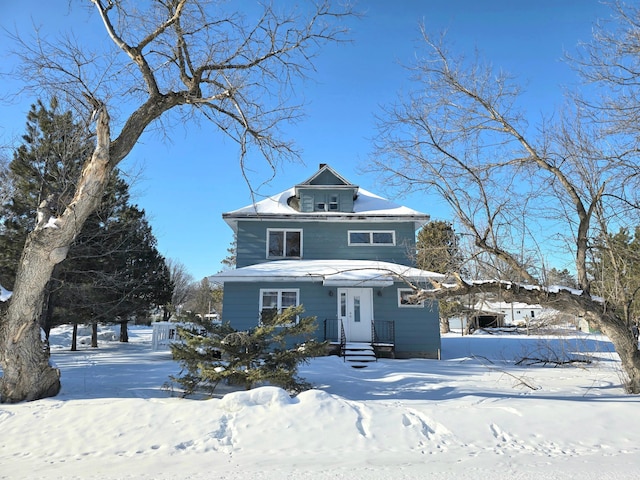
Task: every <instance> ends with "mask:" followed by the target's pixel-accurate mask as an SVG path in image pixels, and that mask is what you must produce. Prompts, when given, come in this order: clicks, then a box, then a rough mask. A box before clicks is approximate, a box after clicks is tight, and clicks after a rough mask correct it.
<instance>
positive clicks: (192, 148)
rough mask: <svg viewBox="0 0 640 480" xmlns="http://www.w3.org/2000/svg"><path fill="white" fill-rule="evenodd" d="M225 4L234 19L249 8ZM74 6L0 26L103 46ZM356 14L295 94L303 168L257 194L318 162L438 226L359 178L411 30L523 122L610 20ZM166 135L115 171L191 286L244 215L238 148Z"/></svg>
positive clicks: (25, 12)
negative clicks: (502, 95) (468, 70)
mask: <svg viewBox="0 0 640 480" xmlns="http://www.w3.org/2000/svg"><path fill="white" fill-rule="evenodd" d="M87 3H88V2H87ZM234 3H235V4H237V5H238V8H240V9H241V8H243V5H249V4H254V3H255V2H248V1H246V0H242V1H236V2H234ZM275 3H287V2H286V0H285V1H283V0H281V1H279V2H275ZM291 3H292V4H294V3H296V2H291ZM79 4H80V2H79V1H74V2H71V8H70V9H69V8H68V5H69V2H68V1H67V0H58V1H55V2H54V1H42V0H22V1H20V2H6V1H5V2H2V3H0V26H1V27H2V28H4V29H9V30H11V31H16V30H17V31H19V32H21V33H27V34H30V33H31V32H32V31H33V25H37V26H40V27H41V30H42V32H45V33H47V34H49V35H57V34H59V33H62V32H68V31H70V30H73V31H74V32H75V34H76V36H78V37H79V38H86V39H87V42H88V43H91V42H101V41H104V42H106V41H108V40H107V38H106V36H103V35H102V32H101V30H100V29H99V28H96V27H99V24H98V23H97V22H96V20H97V19H96V18H95V17H94V18H92V19H90V18H89V17H88V15H87V11H86V10H84V9H82V8H79V7H78V5H79ZM357 8H358V9H359V10H360V11H362V12H363V13H364V16H363V17H362V18H360V19H353V20H351V21H349V27H350V28H351V34H350V38H351V40H352V42H351V43H349V44H339V45H328V46H326V47H325V48H324V49H323V51H322V52H321V53H320V56H319V57H318V58H317V60H316V62H315V64H316V68H317V72H316V73H315V74H314V75H313V79H312V80H311V81H308V82H305V84H304V91H303V92H301V93H303V94H304V98H305V101H306V102H307V106H306V109H305V115H306V116H305V118H304V119H303V120H302V121H300V122H298V124H297V125H295V126H292V127H290V128H288V129H287V133H288V135H290V137H291V138H292V139H294V140H295V142H296V144H297V146H298V148H299V149H300V150H301V151H302V158H301V161H302V162H301V163H295V164H291V163H286V164H283V165H282V166H281V167H280V168H279V170H278V172H277V175H276V177H275V179H274V180H272V181H271V182H270V183H269V184H266V185H264V186H262V187H261V188H260V193H262V194H263V195H271V194H275V193H278V192H280V191H282V190H285V189H286V188H288V187H290V186H292V185H294V184H296V183H298V182H300V181H303V180H305V179H307V178H308V177H309V176H311V175H312V174H313V173H314V172H315V171H316V169H317V167H318V164H320V163H328V164H329V165H331V166H332V167H333V168H335V169H336V170H337V171H338V172H340V173H341V174H342V175H343V176H345V177H346V178H347V179H349V180H350V181H352V182H353V183H355V184H358V185H360V186H362V187H363V188H365V189H367V190H369V191H372V192H375V193H378V194H380V195H383V196H386V197H387V198H391V199H393V200H395V201H396V202H398V203H401V204H404V205H406V206H408V207H411V208H414V209H416V210H420V211H422V212H425V213H429V214H431V216H432V217H433V218H436V219H445V220H446V219H450V218H449V216H448V212H447V209H446V208H445V207H444V205H443V204H442V203H441V202H439V201H438V199H436V198H431V197H426V196H424V195H410V196H406V197H404V196H403V197H398V196H396V193H395V192H393V191H388V190H387V189H385V187H384V185H381V184H379V183H378V182H377V181H376V178H375V176H374V175H370V174H363V173H362V167H363V166H365V165H366V163H367V159H368V158H369V156H370V154H371V150H372V141H371V139H372V138H373V137H374V136H375V129H374V115H375V114H376V113H379V112H380V108H379V106H380V105H383V104H388V103H390V102H392V101H393V100H394V99H395V98H396V97H397V93H398V92H399V91H401V90H403V89H407V88H408V87H409V82H408V73H407V71H406V70H405V69H404V68H403V67H402V64H404V65H407V64H410V63H411V62H412V59H413V58H415V55H416V52H417V48H416V47H417V46H418V45H419V41H418V38H419V30H418V25H419V23H420V22H424V24H425V25H426V28H427V31H428V32H430V33H433V34H439V33H440V32H442V31H444V30H446V31H447V38H448V42H449V43H450V44H451V45H452V47H453V50H455V51H457V52H460V53H463V54H472V53H473V52H474V50H475V49H477V50H478V51H479V53H480V54H481V56H482V57H483V58H485V59H486V60H488V61H490V62H491V63H492V64H493V65H494V66H495V67H497V68H498V67H499V68H501V69H503V70H506V71H508V72H510V73H512V74H514V75H516V76H517V77H518V79H519V80H520V81H521V85H523V87H524V89H525V93H524V95H523V96H522V106H523V107H524V108H525V109H526V110H527V112H528V114H529V117H530V123H531V124H534V123H535V122H536V120H537V119H538V118H539V117H540V115H548V114H550V113H551V112H552V111H553V109H554V108H557V107H558V105H560V103H561V102H562V87H563V86H565V85H570V84H572V83H575V82H576V78H575V75H574V74H573V72H572V71H571V70H570V69H569V67H568V66H567V65H565V64H564V63H562V61H561V57H562V55H563V52H565V51H569V52H571V51H573V50H574V48H575V46H576V44H577V43H578V42H580V41H588V40H589V39H590V36H591V33H592V28H593V26H594V24H595V22H596V21H597V20H598V19H604V18H607V17H608V16H609V15H610V14H611V12H610V10H609V9H608V8H607V7H606V6H604V5H602V4H601V3H600V1H599V0H539V1H537V2H526V1H514V0H422V1H419V0H396V1H387V0H370V1H361V2H359V3H358V4H357ZM10 48H11V45H10V41H9V39H8V38H7V37H6V35H4V33H3V34H2V35H1V36H0V61H1V63H0V65H2V66H0V71H7V70H8V69H9V68H10V66H11V61H12V60H11V59H10V58H9V57H8V56H7V53H8V51H9V50H10ZM0 85H2V90H0V146H2V147H3V148H2V149H1V150H0V155H3V156H5V157H6V158H10V156H11V148H7V147H11V146H12V145H15V141H16V139H17V138H18V137H19V135H21V134H22V133H23V131H24V125H25V119H26V113H27V111H28V109H29V105H30V104H31V103H33V102H34V101H35V100H36V99H35V98H29V97H26V96H20V97H18V98H5V95H7V94H11V93H14V92H16V91H18V89H19V88H20V83H19V81H17V80H11V81H10V80H8V79H6V78H3V79H2V83H0ZM170 135H171V141H169V142H167V141H166V140H165V139H163V138H161V137H159V136H158V135H146V136H144V137H143V139H142V142H141V144H140V145H138V146H137V147H136V148H135V149H134V150H133V151H132V153H131V155H130V156H129V157H128V158H127V159H126V160H125V162H124V164H123V168H125V169H129V170H132V171H140V173H141V177H140V178H139V179H138V180H137V181H136V183H135V185H134V187H133V193H134V195H135V198H134V201H135V202H136V203H138V205H139V206H140V207H141V208H144V209H145V211H146V213H147V216H148V218H149V219H150V222H151V225H152V227H153V230H154V233H155V235H156V237H157V239H158V246H159V250H160V251H161V253H162V254H163V255H165V256H166V257H168V258H172V259H175V260H178V261H180V262H182V263H183V264H184V265H185V266H186V267H187V270H188V271H189V272H190V273H191V274H192V275H193V276H194V278H195V279H201V278H202V277H204V276H206V275H210V274H213V273H216V272H217V271H219V270H220V269H221V264H220V261H221V260H222V259H223V258H224V257H225V256H226V255H227V248H228V247H229V245H230V243H231V241H232V238H233V236H232V232H231V229H230V228H229V227H228V226H227V225H226V224H225V223H224V222H223V221H222V218H221V216H222V213H223V212H227V211H230V210H235V209H237V208H240V207H243V206H245V205H248V204H249V203H250V202H251V199H250V194H249V190H248V188H247V186H246V184H245V183H244V180H243V179H242V176H241V173H240V169H239V166H238V151H237V149H236V148H235V146H234V145H233V143H232V142H230V141H228V140H225V138H224V137H223V136H221V135H220V134H218V133H217V132H215V130H213V128H212V127H210V126H208V125H206V124H200V125H184V126H183V127H178V128H176V129H174V130H172V132H171V133H170ZM249 163H250V167H251V168H252V169H253V173H252V175H253V178H254V182H256V183H255V185H256V186H257V185H258V183H259V182H260V181H261V180H266V179H268V178H269V176H270V173H271V172H270V171H269V169H267V168H266V166H265V165H264V163H263V162H262V161H261V160H260V158H258V157H252V158H250V159H249ZM561 267H563V266H561Z"/></svg>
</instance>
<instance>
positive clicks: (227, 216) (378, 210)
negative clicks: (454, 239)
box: [222, 165, 430, 231]
mask: <svg viewBox="0 0 640 480" xmlns="http://www.w3.org/2000/svg"><path fill="white" fill-rule="evenodd" d="M322 178H325V179H326V178H331V179H332V180H335V182H337V183H328V184H320V183H318V180H319V179H322ZM300 187H314V188H325V187H326V188H342V187H347V188H351V189H353V190H354V191H355V192H357V194H356V196H355V199H354V202H353V211H352V212H339V211H335V212H332V211H329V212H326V211H320V212H301V211H300V210H298V209H296V208H294V207H293V206H291V205H290V199H291V198H292V197H295V196H296V194H297V190H298V189H299V188H300ZM222 218H223V219H224V220H225V221H226V222H227V223H228V224H229V226H231V228H233V230H234V231H236V227H237V222H238V220H239V219H258V218H259V219H265V218H271V219H283V218H287V219H296V220H299V221H317V220H325V221H331V220H336V221H339V220H351V221H353V220H362V221H368V222H376V221H382V222H386V221H397V220H402V221H407V220H412V221H413V222H414V224H415V229H416V230H417V229H418V228H420V227H421V226H423V225H424V224H425V223H427V222H428V221H429V220H430V217H429V215H427V214H425V213H422V212H419V211H417V210H413V209H411V208H408V207H404V206H402V205H398V204H397V203H394V202H392V201H390V200H387V199H386V198H382V197H380V196H378V195H376V194H374V193H371V192H369V191H367V190H365V189H363V188H360V187H358V186H357V185H354V184H352V183H350V182H349V181H348V180H346V179H344V177H342V176H341V175H340V174H338V173H337V172H336V171H335V170H333V169H332V168H331V167H329V166H328V165H322V166H321V168H320V170H319V171H318V172H316V173H315V174H314V175H313V176H311V177H310V178H309V179H307V180H305V181H304V182H302V183H300V184H298V185H296V186H294V187H291V188H289V189H287V190H285V191H284V192H280V193H278V194H276V195H273V196H271V197H268V198H266V199H264V200H261V201H259V202H256V203H253V204H251V205H247V206H246V207H242V208H239V209H237V210H233V211H231V212H227V213H223V214H222Z"/></svg>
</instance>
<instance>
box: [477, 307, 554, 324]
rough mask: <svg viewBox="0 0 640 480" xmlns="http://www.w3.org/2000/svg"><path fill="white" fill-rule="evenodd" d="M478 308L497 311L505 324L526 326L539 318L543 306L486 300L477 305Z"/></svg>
mask: <svg viewBox="0 0 640 480" xmlns="http://www.w3.org/2000/svg"><path fill="white" fill-rule="evenodd" d="M476 308H477V309H478V310H484V311H488V312H496V313H497V314H498V315H500V316H501V317H502V323H503V325H504V326H511V325H514V326H526V325H527V324H528V323H529V322H530V321H532V320H535V319H536V318H539V317H540V315H541V313H542V306H540V305H529V304H528V303H522V302H513V303H507V302H488V301H484V302H482V303H481V304H478V305H476Z"/></svg>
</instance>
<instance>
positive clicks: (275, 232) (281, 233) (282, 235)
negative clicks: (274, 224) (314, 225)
mask: <svg viewBox="0 0 640 480" xmlns="http://www.w3.org/2000/svg"><path fill="white" fill-rule="evenodd" d="M300 257H302V230H285V229H275V228H269V229H267V258H300Z"/></svg>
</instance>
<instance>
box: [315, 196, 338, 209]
mask: <svg viewBox="0 0 640 480" xmlns="http://www.w3.org/2000/svg"><path fill="white" fill-rule="evenodd" d="M339 210H340V202H339V197H338V195H329V197H328V198H327V197H321V198H320V199H318V200H317V201H316V204H315V211H316V212H337V211H339Z"/></svg>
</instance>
